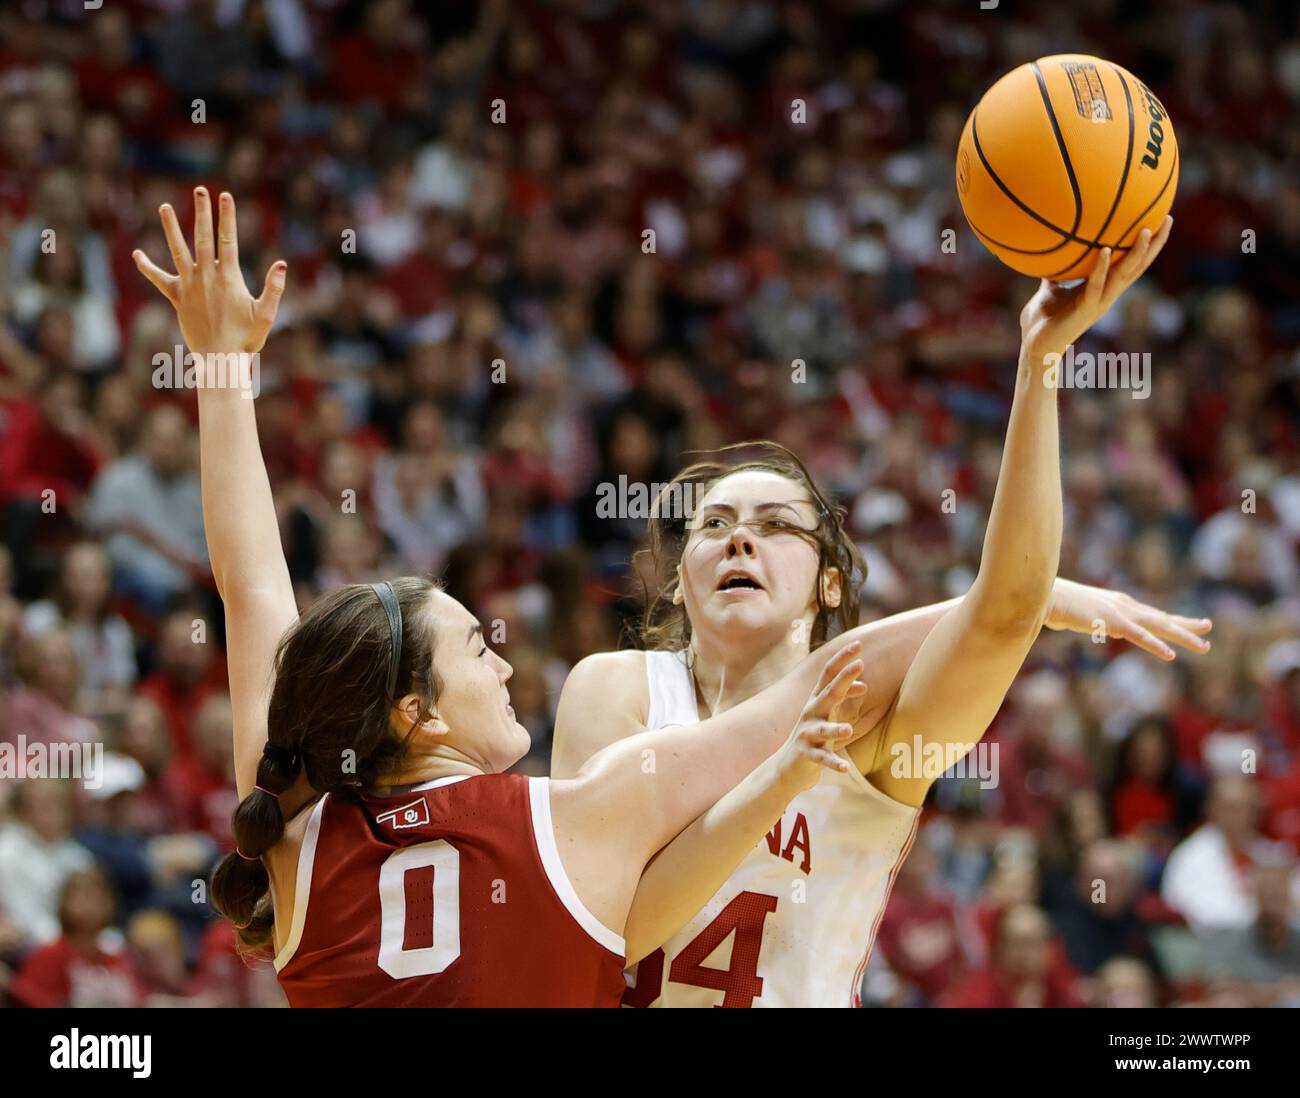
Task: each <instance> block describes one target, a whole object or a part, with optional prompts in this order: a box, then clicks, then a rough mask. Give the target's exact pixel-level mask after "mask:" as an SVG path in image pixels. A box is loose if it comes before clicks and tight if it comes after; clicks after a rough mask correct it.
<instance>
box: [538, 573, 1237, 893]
mask: <svg viewBox="0 0 1300 1098" xmlns="http://www.w3.org/2000/svg"><path fill="white" fill-rule="evenodd" d="M960 604H961V599H960V598H955V599H948V600H947V601H946V602H936V603H932V604H931V605H929V606H921V607H918V608H917V609H915V610H905V611H903V612H902V613H898V614H891V615H890V616H889V617H887V618H881V619H880V620H879V621H873V622H870V623H868V624H867V625H859V626H857V627H856V628H854V629H850V630H847V631H846V632H844V633H841V634H840V635H839V636H838V637H836V638H834V639H833V640H832V641H830V643H829V644H827V645H826V647H825V649H824V653H825V654H826V655H827V656H829V655H831V654H832V653H834V652H836V651H838V650H839V648H840V646H842V645H845V644H848V643H849V642H850V641H855V640H856V641H858V642H860V643H861V645H862V648H861V650H860V653H859V654H860V656H861V658H862V663H863V665H864V666H865V667H866V668H867V669H868V671H867V674H868V675H869V677H870V679H871V693H870V694H869V695H868V696H867V697H865V698H864V699H863V700H862V702H861V704H860V706H859V708H858V712H856V713H855V714H854V715H853V717H852V720H853V722H854V724H855V725H856V726H857V727H858V728H859V729H861V728H868V729H870V728H874V727H875V726H876V725H878V724H879V723H880V722H881V721H882V720H883V719H884V717H885V716H886V714H887V713H888V712H889V709H890V707H891V706H892V705H893V703H894V699H895V698H896V697H897V696H898V691H899V689H900V688H901V687H902V685H903V678H904V676H906V674H907V671H908V668H910V667H911V666H912V662H913V660H915V659H916V654H917V652H918V651H920V648H921V645H922V643H923V642H924V641H925V638H926V637H928V636H929V635H930V631H931V630H932V629H933V628H934V627H935V626H936V625H938V624H939V621H940V619H941V618H942V617H943V616H944V614H946V613H947V612H948V611H949V610H952V609H953V608H954V607H956V606H958V605H960ZM1044 624H1045V625H1046V626H1047V628H1048V629H1054V630H1063V631H1065V632H1070V633H1086V634H1089V635H1091V636H1094V637H1096V636H1100V637H1101V638H1104V639H1112V638H1117V639H1120V640H1126V641H1130V642H1131V643H1133V644H1135V645H1137V646H1138V647H1139V648H1141V649H1142V650H1143V651H1146V652H1149V653H1151V655H1153V656H1155V657H1156V658H1158V659H1162V660H1172V659H1173V658H1174V650H1173V648H1172V647H1171V646H1172V645H1178V646H1179V647H1181V648H1186V649H1188V650H1189V651H1192V652H1208V651H1209V649H1210V642H1209V641H1208V640H1206V639H1205V637H1204V636H1203V635H1202V634H1205V633H1208V632H1209V631H1210V629H1211V627H1212V623H1211V621H1210V619H1209V618H1186V617H1182V616H1180V615H1178V614H1170V613H1168V612H1167V611H1164V610H1161V609H1160V608H1159V607H1156V606H1150V605H1148V604H1146V603H1143V602H1139V601H1138V600H1137V599H1135V598H1133V597H1132V596H1131V595H1126V594H1124V593H1123V592H1122V591H1114V590H1110V589H1108V588H1105V587H1090V586H1088V585H1087V584H1083V583H1075V582H1074V581H1072V580H1067V579H1060V578H1059V577H1058V578H1057V580H1056V582H1055V583H1054V584H1053V585H1052V601H1051V604H1050V606H1049V607H1048V611H1047V620H1046V621H1045V622H1044ZM640 658H641V653H640V652H637V651H634V650H626V651H622V652H602V653H599V654H597V655H595V656H588V657H587V658H586V659H585V660H583V661H582V662H581V663H579V664H578V666H577V667H575V668H574V670H573V673H572V674H571V675H570V676H569V678H568V681H567V682H565V684H564V689H563V690H562V691H561V693H560V705H559V710H558V712H557V714H556V720H555V734H554V736H553V737H552V749H551V777H553V778H571V777H573V775H574V774H576V773H577V772H578V771H579V770H581V769H582V765H583V763H585V762H586V761H587V760H588V759H589V758H591V756H592V755H594V754H595V753H596V752H597V751H599V750H601V749H602V748H604V747H607V746H608V745H609V744H611V743H615V742H617V741H618V740H620V739H623V738H624V737H626V736H634V735H636V734H637V733H638V732H644V731H645V728H646V698H645V696H644V695H645V690H644V684H643V683H642V682H640V679H639V676H638V674H637V668H636V667H635V666H633V664H634V662H635V661H636V660H639V659H640ZM597 705H599V707H600V712H601V713H602V720H601V721H600V722H599V723H597V722H594V721H591V720H590V719H588V717H587V714H588V713H589V712H590V711H591V710H592V708H593V707H595V706H597ZM874 742H875V741H874V738H873V737H871V736H870V735H868V736H864V737H863V738H862V739H861V740H860V741H859V742H858V745H857V747H858V748H865V749H867V750H868V751H869V750H870V748H871V746H872V745H873V743H874ZM855 750H857V748H855ZM642 887H643V888H644V887H645V882H644V881H643V882H642Z"/></svg>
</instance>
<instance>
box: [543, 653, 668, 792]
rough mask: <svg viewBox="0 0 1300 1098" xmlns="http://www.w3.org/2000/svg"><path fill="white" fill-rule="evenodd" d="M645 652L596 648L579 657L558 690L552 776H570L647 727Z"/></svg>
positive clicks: (648, 705) (647, 697) (647, 690)
mask: <svg viewBox="0 0 1300 1098" xmlns="http://www.w3.org/2000/svg"><path fill="white" fill-rule="evenodd" d="M649 708H650V702H649V688H648V686H647V679H646V659H645V653H644V652H641V651H638V650H635V649H630V650H626V651H622V652H598V653H596V654H595V655H591V656H587V657H585V658H584V659H581V660H579V661H578V663H577V664H576V665H575V666H574V668H573V670H572V671H570V672H569V677H568V678H567V679H566V680H565V683H564V687H563V689H562V690H561V691H560V703H559V707H558V709H557V711H556V719H555V737H554V746H553V749H552V754H551V775H552V776H553V777H557V778H567V777H572V776H573V775H574V774H576V773H577V772H578V770H579V769H580V768H581V767H582V764H583V763H585V762H586V761H587V760H588V759H589V758H591V756H592V755H594V754H596V752H598V751H600V750H601V749H602V748H605V747H608V746H609V745H610V744H611V743H615V742H616V741H618V740H621V739H623V738H624V737H626V736H631V735H634V734H635V733H637V732H640V731H642V730H643V729H644V728H645V725H646V720H647V717H648V714H649Z"/></svg>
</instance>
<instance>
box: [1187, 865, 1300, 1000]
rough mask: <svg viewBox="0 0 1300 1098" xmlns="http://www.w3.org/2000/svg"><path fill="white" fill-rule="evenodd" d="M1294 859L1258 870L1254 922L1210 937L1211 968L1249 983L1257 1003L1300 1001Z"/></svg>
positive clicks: (1207, 947)
mask: <svg viewBox="0 0 1300 1098" xmlns="http://www.w3.org/2000/svg"><path fill="white" fill-rule="evenodd" d="M1294 869H1295V865H1294V860H1293V859H1292V858H1289V857H1287V858H1281V859H1277V860H1275V861H1273V862H1272V863H1266V864H1263V865H1260V866H1259V867H1258V868H1257V869H1256V870H1255V878H1254V896H1255V907H1256V916H1255V920H1254V922H1253V923H1252V924H1251V925H1248V926H1245V927H1240V928H1237V929H1229V930H1220V931H1216V932H1215V933H1214V934H1212V935H1211V936H1210V937H1208V938H1207V939H1206V943H1205V952H1206V956H1207V957H1208V958H1209V961H1210V965H1211V971H1212V972H1213V973H1214V974H1215V975H1216V976H1217V977H1218V978H1219V979H1221V980H1226V981H1228V982H1230V983H1237V984H1244V985H1246V986H1247V989H1248V991H1249V993H1251V994H1252V998H1253V1000H1254V1004H1255V1005H1257V1006H1294V1005H1296V1004H1297V1003H1300V919H1298V918H1297V915H1296V904H1295V898H1294V894H1293V890H1292V880H1293V877H1294Z"/></svg>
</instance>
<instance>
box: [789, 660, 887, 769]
mask: <svg viewBox="0 0 1300 1098" xmlns="http://www.w3.org/2000/svg"><path fill="white" fill-rule="evenodd" d="M861 647H862V643H861V642H860V641H854V642H853V643H851V644H846V645H845V646H844V647H843V648H842V649H841V650H840V651H839V652H837V653H836V654H835V655H834V657H832V658H831V659H830V660H829V661H828V662H827V664H826V667H825V668H824V669H823V671H822V674H821V678H820V679H819V680H818V682H817V686H816V688H815V689H814V690H813V693H812V696H811V697H810V698H809V699H808V704H807V705H805V706H804V708H803V712H802V713H801V714H800V715H799V722H798V723H797V724H796V725H795V727H794V731H793V732H791V733H790V738H789V739H788V740H786V742H785V744H784V745H783V746H782V747H781V751H780V753H779V754H778V756H777V762H778V766H779V768H780V771H781V775H782V778H783V779H788V780H789V781H791V782H792V783H793V784H795V785H797V786H798V787H799V788H800V789H811V788H812V787H813V786H814V785H816V784H817V782H818V780H819V779H820V778H821V774H822V770H823V769H826V770H834V771H837V772H839V773H841V774H847V773H848V772H849V771H850V770H851V769H852V768H853V764H852V763H851V762H850V761H849V760H848V759H846V758H844V757H843V756H842V755H839V754H837V752H839V751H840V750H841V749H842V748H844V747H846V746H848V745H849V744H850V743H852V742H853V741H854V740H855V739H857V738H858V736H860V735H862V733H863V732H865V731H866V729H865V728H863V729H855V728H854V726H853V725H852V724H851V723H848V722H846V721H844V720H843V719H842V718H843V713H842V712H841V707H842V706H843V705H844V704H845V703H846V702H848V701H850V700H851V699H856V698H860V697H861V696H862V695H863V694H865V693H866V692H867V684H866V683H864V682H862V681H861V680H860V679H859V678H858V674H859V673H860V672H861V671H862V668H863V664H862V661H861V660H860V659H856V658H855V657H856V655H857V652H858V650H859V649H861Z"/></svg>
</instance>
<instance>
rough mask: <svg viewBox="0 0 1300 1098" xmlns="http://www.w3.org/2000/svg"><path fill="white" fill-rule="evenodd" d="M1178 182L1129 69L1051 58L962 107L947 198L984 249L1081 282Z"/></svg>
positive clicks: (1164, 120)
mask: <svg viewBox="0 0 1300 1098" xmlns="http://www.w3.org/2000/svg"><path fill="white" fill-rule="evenodd" d="M1177 189H1178V143H1177V141H1176V140H1175V138H1174V128H1173V125H1172V123H1171V122H1170V119H1169V116H1168V114H1167V113H1166V111H1165V109H1164V107H1163V106H1162V105H1161V103H1160V100H1158V99H1157V98H1156V97H1155V95H1154V94H1153V93H1152V92H1151V90H1150V89H1149V88H1148V87H1147V86H1146V85H1145V84H1143V83H1142V81H1140V80H1139V79H1137V77H1135V76H1134V75H1133V74H1132V73H1130V72H1128V71H1126V70H1125V69H1122V68H1120V66H1118V65H1115V64H1113V63H1111V62H1109V61H1104V60H1102V59H1101V58H1099V57H1089V56H1087V55H1086V54H1056V55H1054V56H1052V57H1042V58H1039V59H1038V60H1037V61H1032V62H1029V63H1028V64H1025V65H1021V66H1020V67H1019V68H1018V69H1013V70H1012V71H1011V72H1009V73H1007V74H1006V75H1005V76H1004V77H1002V79H1000V80H999V81H998V82H997V83H996V84H994V85H993V86H992V87H991V88H989V90H988V91H987V92H985V93H984V97H983V98H982V99H981V100H980V101H979V103H978V104H976V106H975V109H974V110H973V111H971V113H970V117H969V118H967V119H966V125H965V128H964V129H963V130H962V135H961V140H960V142H959V143H958V146H957V194H958V196H959V198H960V200H961V206H962V211H963V212H964V213H965V214H966V220H967V221H969V222H970V226H971V228H972V229H974V230H975V234H976V235H977V236H978V237H979V239H980V240H981V241H983V243H984V245H985V246H986V247H987V248H988V249H989V251H991V252H992V253H993V254H994V255H996V256H997V257H998V258H999V259H1000V260H1002V262H1003V263H1005V264H1007V266H1009V267H1011V268H1013V269H1014V270H1017V271H1019V272H1020V273H1021V274H1026V275H1030V276H1032V277H1035V278H1047V279H1051V280H1053V281H1058V282H1064V281H1068V280H1070V279H1075V278H1083V277H1084V276H1086V275H1087V274H1088V273H1089V272H1090V271H1091V270H1092V268H1093V265H1094V264H1095V263H1096V261H1097V256H1098V255H1099V254H1100V250H1101V249H1102V248H1105V247H1110V248H1113V249H1115V253H1116V254H1115V256H1114V258H1115V259H1119V258H1120V253H1122V252H1124V251H1126V250H1127V249H1128V248H1129V247H1131V246H1132V244H1133V242H1134V241H1135V240H1136V239H1137V236H1138V234H1139V233H1140V232H1141V231H1142V230H1143V229H1144V228H1147V229H1150V230H1151V231H1152V232H1155V231H1157V230H1158V229H1159V228H1160V225H1161V223H1162V222H1163V221H1164V218H1165V215H1166V214H1167V213H1168V212H1169V208H1170V206H1172V205H1173V201H1174V192H1175V191H1176V190H1177Z"/></svg>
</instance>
